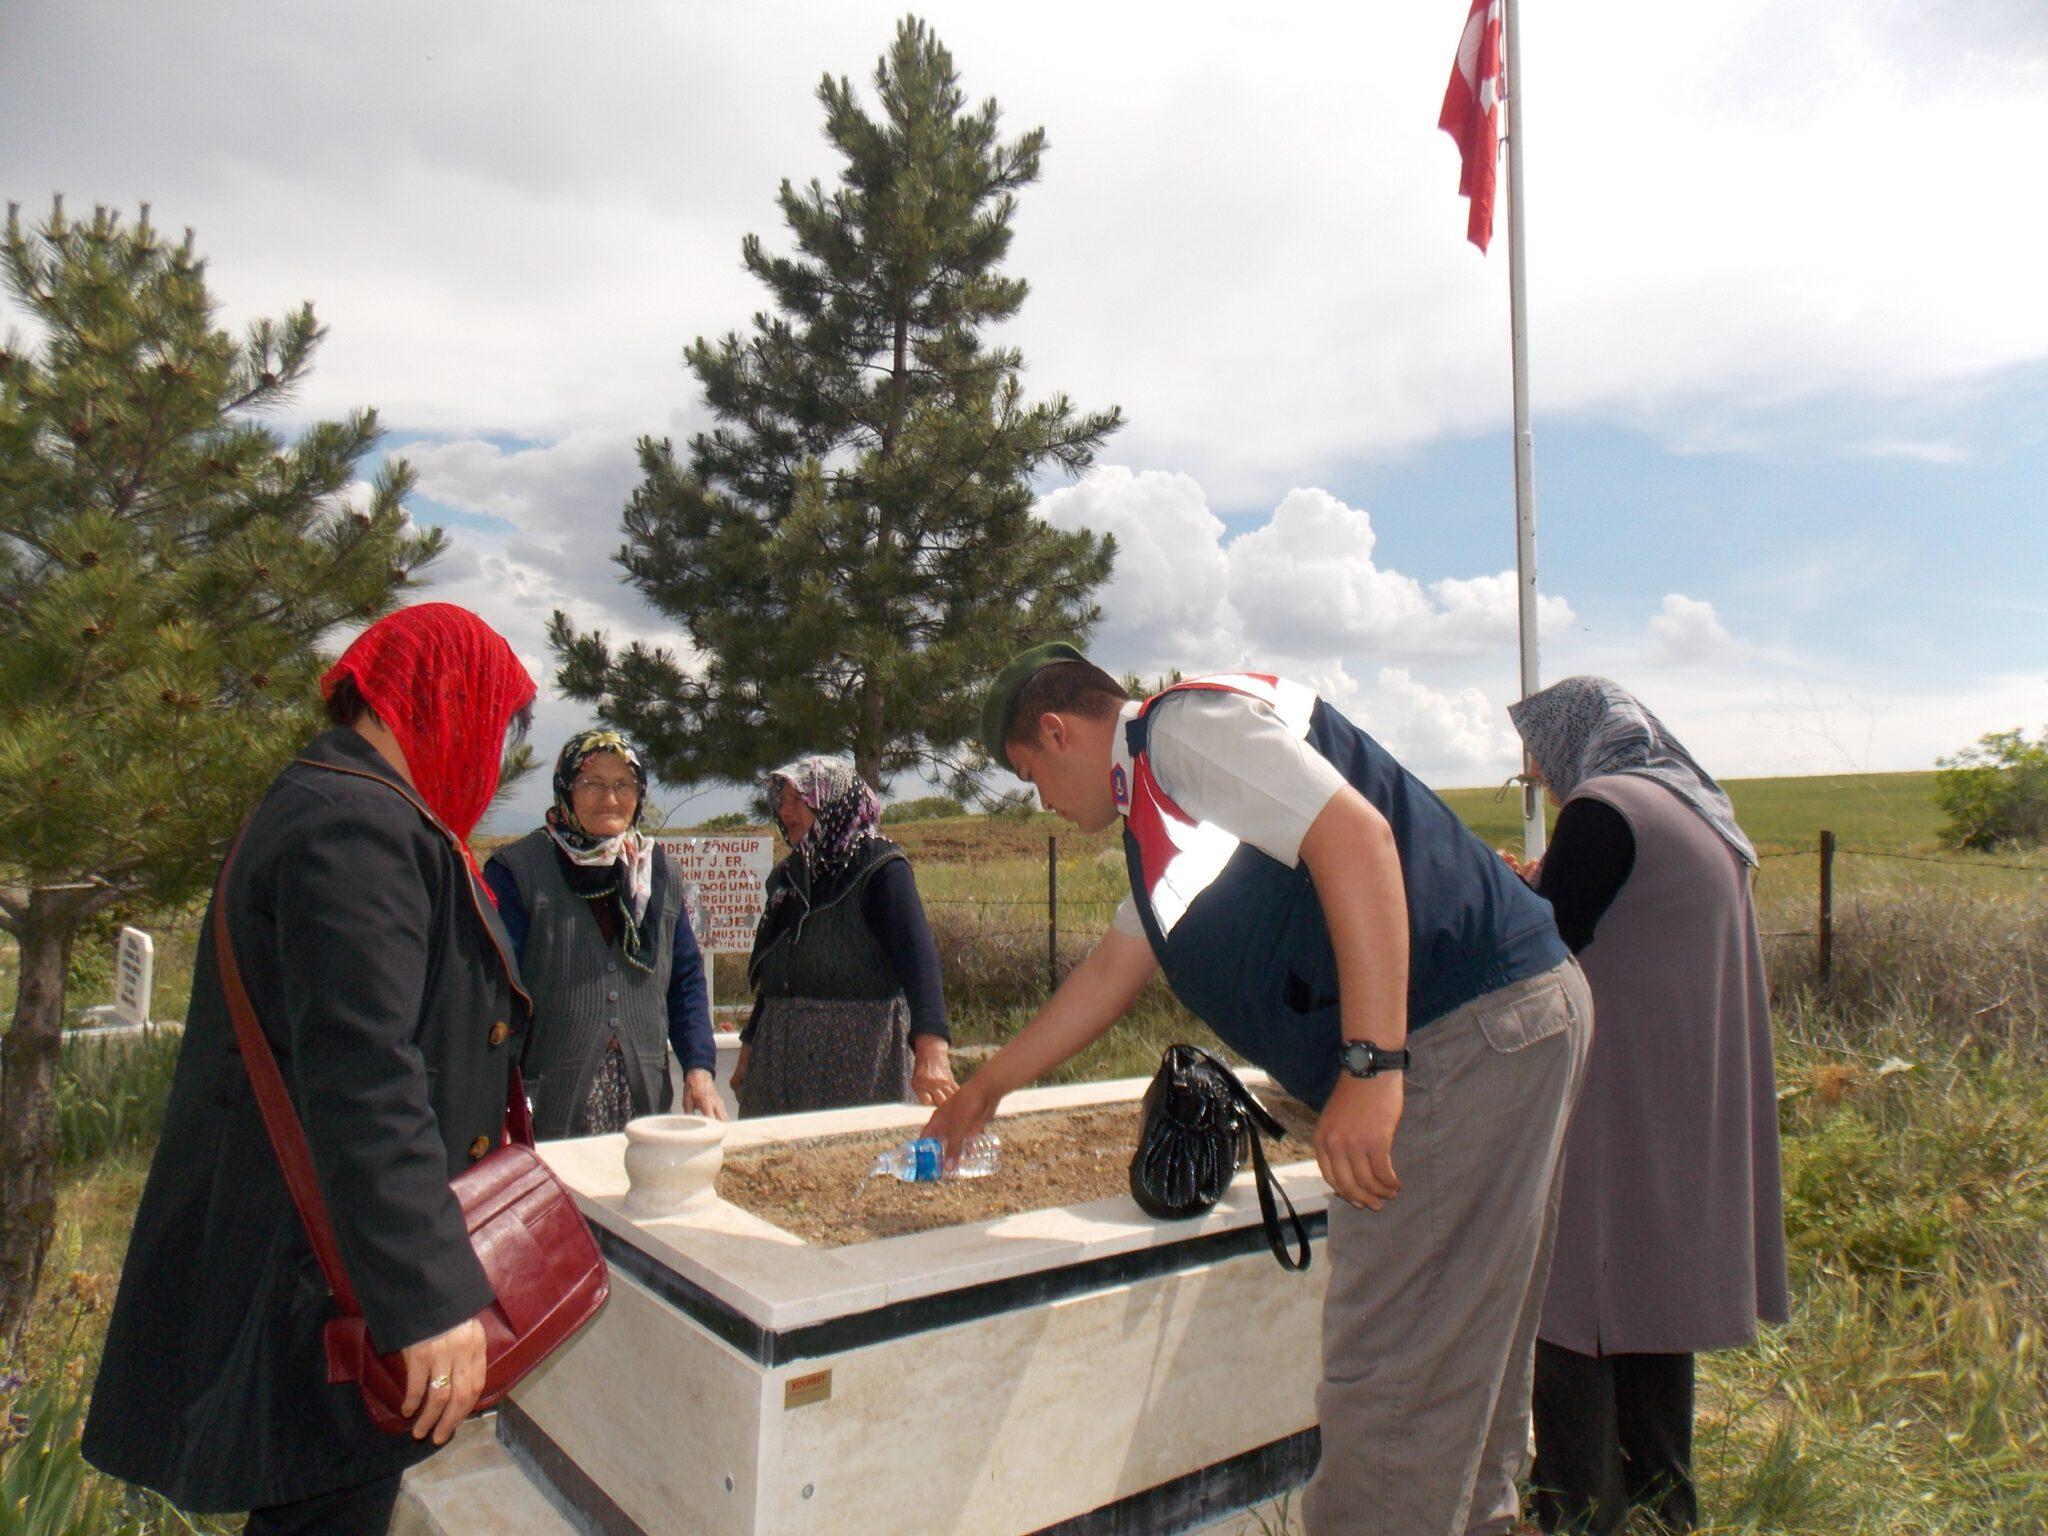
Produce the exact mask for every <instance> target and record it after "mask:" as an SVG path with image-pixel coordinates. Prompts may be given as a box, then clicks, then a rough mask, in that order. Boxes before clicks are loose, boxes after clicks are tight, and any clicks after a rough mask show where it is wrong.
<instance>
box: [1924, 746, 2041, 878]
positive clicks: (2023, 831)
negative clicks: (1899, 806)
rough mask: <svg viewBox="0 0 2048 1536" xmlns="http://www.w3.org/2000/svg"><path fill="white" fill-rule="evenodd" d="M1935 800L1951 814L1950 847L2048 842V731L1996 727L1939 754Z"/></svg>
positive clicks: (1945, 831) (1945, 833)
mask: <svg viewBox="0 0 2048 1536" xmlns="http://www.w3.org/2000/svg"><path fill="white" fill-rule="evenodd" d="M1937 761H1938V763H1939V764H1940V768H1941V771H1940V772H1939V773H1937V774H1936V775H1935V776H1934V799H1935V803H1936V804H1938V805H1939V806H1940V807H1941V809H1942V811H1943V813H1944V814H1946V816H1947V817H1948V822H1947V824H1946V825H1945V826H1944V827H1943V828H1942V841H1943V842H1945V843H1947V844H1948V845H1949V846H1950V847H1951V848H1977V849H1989V848H2032V847H2036V846H2038V845H2039V844H2041V843H2044V842H2048V730H2044V731H2043V732H2042V734H2041V739H2040V740H2038V741H2029V740H2027V737H2026V733H2025V732H2023V731H1993V732H1991V733H1990V734H1989V735H1985V736H1980V737H1979V738H1978V739H1977V745H1975V746H1974V747H1971V748H1969V749H1967V750H1966V751H1962V752H1958V753H1957V754H1956V755H1955V756H1954V757H1944V758H1940V759H1937Z"/></svg>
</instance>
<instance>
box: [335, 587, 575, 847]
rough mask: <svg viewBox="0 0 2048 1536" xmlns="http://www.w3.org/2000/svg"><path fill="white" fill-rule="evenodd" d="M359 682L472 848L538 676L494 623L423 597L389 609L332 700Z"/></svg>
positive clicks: (359, 642) (429, 799)
mask: <svg viewBox="0 0 2048 1536" xmlns="http://www.w3.org/2000/svg"><path fill="white" fill-rule="evenodd" d="M344 677H348V678H353V679H354V680H355V685H356V691H357V692H358V693H360V694H361V695H362V696H363V702H364V703H366V704H368V705H369V706H370V708H371V710H373V711H374V712H375V714H376V716H377V718H378V719H379V720H381V721H383V722H384V724H385V725H387V726H388V727H390V730H391V734H392V735H393V736H395V737H397V738H398V746H399V750H400V751H402V752H403V753H404V754H405V765H406V769H407V771H408V772H409V773H410V774H411V775H412V782H413V788H414V789H415V790H416V791H417V792H418V794H419V797H420V799H421V800H423V801H425V802H426V805H427V808H428V809H429V810H431V811H432V812H433V813H434V815H435V816H436V817H438V818H439V819H440V821H441V824H442V825H443V826H445V827H446V828H447V829H448V830H449V831H450V832H453V833H454V834H455V836H456V839H457V841H458V842H460V843H461V845H462V850H463V854H464V856H465V857H467V858H469V861H470V867H471V868H472V869H474V868H475V867H476V859H475V856H474V855H472V854H470V852H469V834H470V833H471V832H473V831H475V830H476V824H477V822H478V821H479V820H481V819H482V817H483V814H484V812H485V810H487V809H488V808H489V807H490V803H491V797H492V796H493V795H494V794H496V793H497V791H498V774H499V770H500V768H501V767H502V765H503V763H504V756H505V728H506V727H507V726H508V725H509V724H511V721H512V717H513V716H514V715H515V714H517V713H518V712H519V711H520V710H522V709H524V708H525V707H526V706H527V705H529V704H531V703H532V702H533V695H534V685H533V679H532V678H531V677H529V676H528V675H527V671H526V668H524V667H523V666H521V665H520V664H519V658H518V657H517V656H514V655H513V654H512V647H511V646H509V645H507V644H506V643H505V639H504V637H503V636H502V635H500V634H499V633H498V632H497V631H496V630H495V629H492V628H491V626H490V625H488V624H486V623H485V622H484V621H483V620H482V619H480V618H478V617H477V616H476V615H475V614H473V613H471V612H470V611H469V610H468V609H467V608H458V607H456V606H455V605H454V604H453V603H419V604H416V605H415V606H413V607H411V608H400V609H399V610H397V611H396V612H395V613H390V614H387V615H385V616H384V617H383V618H381V619H379V620H378V621H377V622H376V623H374V624H372V625H371V626H370V627H369V628H368V629H366V630H364V631H363V632H362V633H361V634H360V635H358V636H357V637H356V639H355V643H354V644H352V645H350V646H349V648H348V649H347V650H346V651H343V652H342V653H341V659H340V660H339V661H337V662H336V663H335V664H334V665H333V666H332V667H330V668H329V669H328V671H327V674H326V676H324V677H322V678H321V679H320V696H321V697H322V698H330V697H332V696H333V694H334V690H335V688H336V687H337V686H339V684H340V682H341V680H342V679H343V678H344Z"/></svg>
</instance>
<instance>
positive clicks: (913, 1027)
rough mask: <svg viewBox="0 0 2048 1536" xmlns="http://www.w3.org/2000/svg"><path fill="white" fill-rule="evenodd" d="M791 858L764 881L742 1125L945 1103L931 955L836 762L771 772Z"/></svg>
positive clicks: (942, 1035) (902, 871)
mask: <svg viewBox="0 0 2048 1536" xmlns="http://www.w3.org/2000/svg"><path fill="white" fill-rule="evenodd" d="M767 797H768V804H769V808H770V810H771V811H772V812H773V814H774V816H775V819H776V822H777V823H778V824H779V825H780V826H781V828H782V836H783V839H784V841H786V842H787V843H788V844H789V848H790V852H789V856H788V857H787V858H785V859H784V860H783V861H782V862H781V863H780V864H778V865H776V866H775V870H774V872H773V873H772V874H770V875H769V877H768V893H767V894H768V905H767V909H766V910H765V911H764V912H763V913H762V914H761V923H760V926H759V927H758V928H757V929H756V930H755V932H754V952H753V955H752V957H751V958H750V959H749V960H748V961H747V983H748V985H750V986H751V987H753V989H754V1013H753V1017H752V1018H751V1019H749V1020H748V1021H747V1027H746V1028H745V1030H743V1031H742V1032H741V1036H740V1038H741V1040H742V1042H743V1044H742V1046H741V1049H740V1059H739V1061H738V1063H737V1064H736V1065H735V1066H734V1068H733V1074H732V1086H733V1091H734V1093H736V1094H737V1095H738V1097H739V1104H740V1113H741V1114H742V1115H784V1114H794V1113H796V1112H798V1111H802V1110H811V1109H837V1108H840V1107H842V1106H844V1105H848V1104H878V1103H891V1102H894V1103H902V1102H904V1101H906V1100H911V1101H914V1102H916V1103H920V1104H942V1103H944V1102H945V1101H946V1100H947V1099H948V1098H950V1097H951V1096H952V1094H953V1092H954V1090H955V1088H956V1087H957V1086H958V1085H957V1084H956V1083H955V1082H954V1081H953V1072H952V1068H951V1065H950V1063H949V1061H948V1053H949V1050H950V1044H951V1040H952V1035H951V1032H950V1031H949V1030H948V1028H947V1025H946V997H945V992H944V989H943V988H942V987H941V985H940V981H939V953H938V947H937V946H936V945H935V944H933V942H932V931H931V927H930V925H929V924H927V923H926V921H925V916H924V904H923V902H921V901H920V900H919V899H918V895H917V881H916V878H915V877H914V876H913V875H912V874H911V872H910V861H909V860H908V859H907V858H906V857H905V856H904V853H903V850H902V849H901V848H899V847H897V846H896V844H894V843H892V842H890V841H889V840H888V839H887V838H885V837H883V836H881V834H880V833H879V832H878V831H877V824H878V823H879V821H880V819H881V805H880V802H879V801H878V800H877V799H876V797H875V792H874V790H873V789H871V788H870V787H869V786H868V784H867V783H866V781H865V780H863V779H862V778H861V777H860V775H859V774H858V773H856V772H855V771H854V766H853V764H852V762H851V761H849V760H848V759H846V758H843V757H817V756H812V757H800V758H797V759H796V760H795V761H793V762H789V763H785V764H783V766H782V767H780V768H777V769H776V770H775V771H774V772H773V773H771V774H770V775H769V776H768V782H767Z"/></svg>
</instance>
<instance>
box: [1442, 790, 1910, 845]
mask: <svg viewBox="0 0 2048 1536" xmlns="http://www.w3.org/2000/svg"><path fill="white" fill-rule="evenodd" d="M1722 788H1724V789H1726V790H1727V791H1728V798H1729V799H1730V800H1731V801H1733V802H1734V804H1735V818H1736V820H1737V821H1739V822H1741V823H1742V830H1743V831H1745V832H1747V833H1748V834H1749V837H1750V841H1751V842H1753V843H1755V844H1756V846H1757V848H1758V850H1759V851H1761V852H1774V851H1784V850H1788V849H1794V848H1811V847H1814V846H1815V845H1816V844H1817V843H1818V842H1819V841H1820V834H1821V832H1822V831H1823V830H1824V829H1825V830H1827V831H1830V832H1833V833H1834V834H1835V837H1836V838H1837V839H1838V840H1839V841H1840V842H1842V843H1847V844H1855V845H1857V846H1862V847H1871V848H1885V849H1914V850H1923V851H1924V850H1930V849H1933V848H1935V847H1936V846H1937V845H1938V844H1937V839H1938V838H1939V835H1940V832H1941V821H1942V817H1941V812H1940V811H1938V810H1937V809H1935V805H1934V775H1933V774H1932V773H1843V774H1825V775H1819V776H1816V777H1812V778H1786V779H1727V780H1724V781H1723V783H1722ZM1495 793H1496V792H1495V791H1494V790H1491V789H1451V790H1445V791H1443V797H1444V799H1445V800H1446V801H1448V802H1449V803H1450V807H1451V809H1452V810H1454V811H1456V812H1457V813H1458V816H1459V818H1460V819H1461V820H1462V821H1463V822H1464V823H1465V825H1466V826H1468V827H1470V828H1471V829H1472V830H1473V831H1475V832H1477V833H1478V834H1479V835H1480V836H1481V837H1483V838H1485V839H1486V840H1487V841H1488V842H1491V843H1494V844H1496V845H1503V846H1504V845H1507V844H1509V843H1510V842H1519V841H1520V839H1521V835H1522V813H1521V803H1520V798H1519V796H1517V795H1514V794H1510V795H1508V796H1507V797H1506V798H1504V799H1501V800H1499V801H1496V800H1495V799H1494V795H1495ZM1556 814H1557V813H1556V812H1555V811H1554V810H1553V811H1552V812H1551V813H1550V815H1551V818H1552V819H1553V820H1554V819H1555V818H1556Z"/></svg>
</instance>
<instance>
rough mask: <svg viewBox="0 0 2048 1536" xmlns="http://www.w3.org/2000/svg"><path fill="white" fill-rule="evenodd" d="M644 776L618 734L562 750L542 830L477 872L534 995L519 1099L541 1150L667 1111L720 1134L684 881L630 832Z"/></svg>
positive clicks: (700, 971)
mask: <svg viewBox="0 0 2048 1536" xmlns="http://www.w3.org/2000/svg"><path fill="white" fill-rule="evenodd" d="M646 800H647V769H646V767H645V766H644V765H643V764H642V763H641V761H640V755H639V754H638V753H637V752H635V751H634V750H633V748H632V746H631V745H630V744H628V742H627V741H626V739H625V737H623V736H621V735H620V734H619V733H618V732H616V731H605V730H595V731H583V732H580V733H579V734H577V735H575V736H572V737H571V738H570V739H569V741H568V743H567V745H565V746H564V747H563V748H562V752H561V756H560V757H558V758H557V759H556V760H555V803H554V804H553V805H552V806H550V807H549V809H548V812H547V818H546V822H545V824H544V825H542V826H541V827H539V828H538V829H536V830H535V831H532V832H529V833H528V834H527V835H526V836H525V837H523V838H521V839H520V840H519V841H518V842H516V843H512V844H510V845H509V846H507V847H504V848H501V849H499V850H498V852H497V853H495V854H494V855H492V857H491V860H490V862H489V863H488V864H486V865H485V866H484V879H485V880H486V881H488V882H489V884H490V887H491V889H492V890H493V891H494V892H496V894H497V897H498V913H499V915H500V916H501V917H502V918H503V919H504V920H505V928H506V930H507V932H509V933H510V934H511V936H512V943H513V947H514V949H515V950H516V951H517V952H518V956H519V968H520V973H521V975H522V976H523V977H524V978H525V981H526V987H527V990H528V991H529V992H531V993H532V994H533V1043H532V1047H531V1049H530V1050H529V1051H528V1053H527V1056H526V1088H527V1093H528V1095H529V1096H530V1097H531V1098H532V1100H533V1129H534V1134H535V1135H536V1136H539V1137H561V1136H601V1135H604V1134H607V1133H608V1132H612V1131H617V1130H620V1129H623V1128H624V1126H625V1124H626V1122H627V1121H628V1120H631V1119H633V1118H634V1117H635V1116H638V1115H651V1114H658V1113H661V1112H663V1111H665V1110H667V1109H669V1108H670V1107H671V1106H672V1105H673V1104H674V1101H675V1089H674V1084H673V1082H672V1081H671V1079H670V1076H669V1066H668V1053H669V1048H670V1047H671V1046H673V1047H674V1048H675V1053H676V1059H677V1061H679V1062H680V1063H681V1064H682V1068H683V1095H682V1099H683V1102H682V1108H683V1109H684V1110H685V1111H686V1112H688V1113H691V1114H699V1115H709V1116H711V1117H712V1118H713V1119H717V1120H723V1119H724V1118H725V1111H724V1109H723V1108H722V1107H721V1106H720V1104H719V1100H718V1092H717V1089H716V1087H715V1086H714V1084H713V1079H712V1069H713V1067H714V1066H715V1065H716V1063H717V1060H718V1054H717V1049H716V1047H715V1046H714V1045H713V1043H712V1039H711V1005H710V1000H709V998H708V996H707V995H706V991H705V986H704V962H703V957H702V955H701V954H700V953H699V951H698V949H697V939H696V935H695V934H694V933H692V932H691V930H690V923H689V917H688V914H687V913H686V912H685V911H684V904H683V876H682V869H681V867H680V866H679V865H678V864H677V863H676V861H675V859H674V858H673V857H672V856H670V855H669V854H666V853H664V852H662V851H661V850H660V849H659V848H657V847H656V846H655V845H654V840H653V839H652V838H650V837H649V836H648V835H647V834H646V833H645V832H644V831H642V830H641V827H640V819H641V814H642V811H643V810H644V808H645V805H646Z"/></svg>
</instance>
